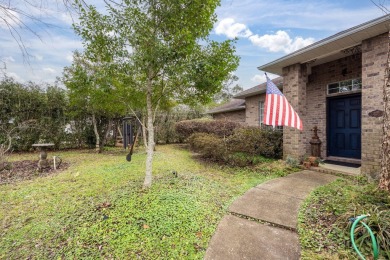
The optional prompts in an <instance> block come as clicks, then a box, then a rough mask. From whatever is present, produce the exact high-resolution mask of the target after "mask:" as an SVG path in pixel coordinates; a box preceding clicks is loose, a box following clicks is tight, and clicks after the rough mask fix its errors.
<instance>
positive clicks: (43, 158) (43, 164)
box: [32, 143, 54, 172]
mask: <svg viewBox="0 0 390 260" xmlns="http://www.w3.org/2000/svg"><path fill="white" fill-rule="evenodd" d="M32 146H33V147H37V148H38V150H39V151H40V152H41V153H40V154H39V162H38V171H40V172H41V171H42V170H43V169H45V168H49V167H50V166H49V162H48V161H47V153H46V149H47V148H48V147H52V146H54V144H52V143H47V144H33V145H32Z"/></svg>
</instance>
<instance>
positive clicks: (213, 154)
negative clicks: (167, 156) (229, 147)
mask: <svg viewBox="0 0 390 260" xmlns="http://www.w3.org/2000/svg"><path fill="white" fill-rule="evenodd" d="M188 141H189V144H190V147H191V149H193V150H194V151H196V152H199V153H201V154H202V156H204V157H207V158H210V159H214V160H223V159H224V158H225V156H226V144H225V142H224V140H223V139H222V138H219V137H218V136H216V135H214V134H206V133H195V134H193V135H191V136H190V137H189V138H188Z"/></svg>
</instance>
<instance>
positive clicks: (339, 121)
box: [328, 95, 362, 159]
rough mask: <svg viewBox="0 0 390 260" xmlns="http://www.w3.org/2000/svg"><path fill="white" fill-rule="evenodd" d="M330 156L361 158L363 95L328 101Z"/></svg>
mask: <svg viewBox="0 0 390 260" xmlns="http://www.w3.org/2000/svg"><path fill="white" fill-rule="evenodd" d="M328 108H329V109H328V156H339V157H348V158H357V159H360V158H361V111H362V105H361V95H358V96H357V95H354V96H344V97H337V98H332V99H329V101H328Z"/></svg>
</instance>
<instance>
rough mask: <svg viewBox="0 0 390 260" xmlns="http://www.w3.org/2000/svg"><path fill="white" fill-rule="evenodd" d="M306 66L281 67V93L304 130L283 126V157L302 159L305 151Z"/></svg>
mask: <svg viewBox="0 0 390 260" xmlns="http://www.w3.org/2000/svg"><path fill="white" fill-rule="evenodd" d="M306 79H307V77H306V67H305V66H301V65H300V64H295V65H291V66H288V67H285V68H283V94H284V95H285V96H286V98H287V100H288V101H289V103H290V104H291V106H292V107H293V108H294V110H295V111H296V112H297V113H298V115H299V117H300V118H301V120H302V121H303V127H304V131H300V130H298V129H295V128H291V127H285V128H284V130H283V157H284V159H286V158H287V157H293V158H295V159H302V157H303V156H304V155H305V153H306V143H307V142H309V139H308V137H307V134H306V133H307V132H308V128H307V125H306V111H307V105H306Z"/></svg>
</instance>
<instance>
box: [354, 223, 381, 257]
mask: <svg viewBox="0 0 390 260" xmlns="http://www.w3.org/2000/svg"><path fill="white" fill-rule="evenodd" d="M368 216H369V215H361V216H358V217H357V218H356V219H355V221H354V222H353V224H352V227H351V242H352V246H353V249H355V251H356V253H357V254H358V255H359V256H360V257H361V258H362V259H363V260H366V258H365V257H364V256H363V255H362V253H361V252H360V251H359V249H358V248H357V246H356V244H355V228H356V225H357V224H358V223H359V222H360V221H361V220H363V219H365V218H367V217H368ZM361 223H362V225H363V226H364V227H365V228H366V229H367V231H368V233H369V234H370V237H371V243H372V250H373V251H374V260H376V259H378V256H379V251H378V244H377V243H376V239H375V236H374V233H373V232H372V230H371V229H370V227H369V226H368V225H367V224H366V223H364V222H363V221H362V222H361Z"/></svg>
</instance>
